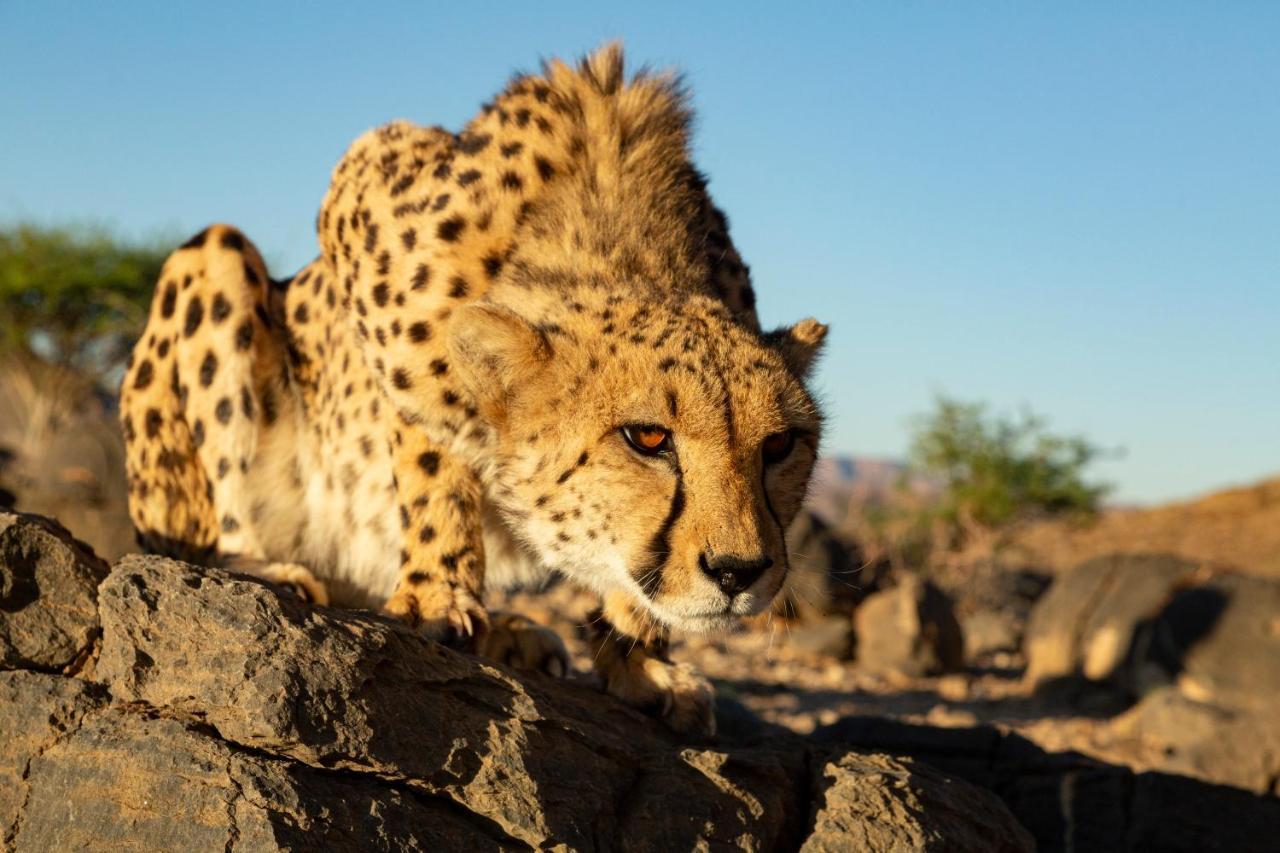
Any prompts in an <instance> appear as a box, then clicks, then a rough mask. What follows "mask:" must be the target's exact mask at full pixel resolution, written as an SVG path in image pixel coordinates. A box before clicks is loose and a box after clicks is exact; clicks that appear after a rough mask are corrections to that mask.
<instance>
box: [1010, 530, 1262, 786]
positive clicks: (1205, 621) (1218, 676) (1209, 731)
mask: <svg viewBox="0 0 1280 853" xmlns="http://www.w3.org/2000/svg"><path fill="white" fill-rule="evenodd" d="M1277 614H1280V582H1277V581H1274V580H1271V579H1268V578H1262V577H1254V576H1248V575H1241V574H1235V573H1231V572H1210V571H1206V570H1204V569H1202V568H1201V567H1199V566H1198V565H1196V564H1194V563H1190V562H1187V561H1185V560H1181V559H1178V558H1176V557H1167V556H1159V555H1139V556H1114V557H1102V558H1097V559H1094V560H1090V561H1088V562H1086V563H1084V564H1082V565H1081V566H1079V567H1078V568H1077V569H1075V570H1073V571H1071V572H1069V573H1067V574H1066V575H1064V576H1063V577H1061V578H1060V579H1059V580H1058V581H1056V582H1055V583H1054V585H1053V586H1052V587H1051V588H1050V591H1049V593H1048V594H1046V596H1045V598H1044V600H1043V601H1042V602H1041V604H1040V605H1039V606H1038V607H1037V608H1036V611H1035V613H1034V615H1033V618H1032V622H1031V629H1030V632H1029V638H1028V643H1027V651H1028V658H1029V667H1028V669H1029V676H1028V677H1029V678H1030V679H1031V680H1032V682H1034V683H1036V684H1039V685H1041V686H1045V685H1046V684H1047V683H1048V682H1051V681H1055V680H1059V681H1061V680H1066V679H1073V678H1074V679H1087V680H1090V681H1097V682H1102V683H1104V684H1106V685H1108V686H1109V687H1112V688H1115V689H1116V691H1117V692H1118V693H1119V694H1123V696H1125V697H1127V698H1126V700H1125V701H1126V703H1127V702H1130V701H1132V702H1136V704H1134V705H1133V707H1132V708H1130V709H1129V710H1127V711H1126V712H1125V713H1124V714H1123V715H1121V716H1119V717H1118V718H1116V719H1115V720H1114V721H1112V722H1111V723H1110V724H1109V726H1108V736H1109V737H1111V738H1113V739H1116V740H1117V741H1121V742H1124V741H1127V742H1130V743H1133V744H1136V745H1138V746H1139V747H1140V748H1142V749H1144V750H1146V751H1148V752H1155V753H1159V754H1160V755H1161V756H1162V758H1161V764H1162V766H1165V767H1168V768H1169V769H1173V770H1177V771H1179V772H1183V773H1187V774H1189V775H1192V776H1195V777H1197V778H1200V779H1205V780H1208V781H1212V782H1218V783H1224V784H1231V785H1237V786H1240V787H1243V788H1248V789H1250V790H1253V791H1256V792H1259V793H1268V792H1274V791H1275V789H1276V781H1275V780H1276V779H1277V778H1280V722H1277V719H1278V718H1277V716H1276V713H1275V708H1274V705H1275V700H1276V697H1277V696H1280V616H1278V615H1277Z"/></svg>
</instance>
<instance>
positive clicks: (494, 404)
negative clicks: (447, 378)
mask: <svg viewBox="0 0 1280 853" xmlns="http://www.w3.org/2000/svg"><path fill="white" fill-rule="evenodd" d="M449 352H450V354H451V356H452V358H451V361H452V363H453V365H454V367H455V369H456V370H457V373H458V376H459V378H461V379H462V381H463V382H464V383H465V384H466V386H467V389H468V390H469V391H470V392H471V393H472V395H473V396H474V397H475V399H476V400H477V401H478V402H479V403H480V405H481V407H482V408H483V409H484V410H485V412H486V414H489V415H490V416H493V415H500V414H501V412H502V411H503V410H504V409H505V405H506V400H507V397H508V395H509V394H510V393H511V391H512V390H513V389H514V388H516V387H517V386H518V385H519V384H521V383H523V382H526V381H528V380H529V379H530V378H531V377H532V376H533V374H534V373H536V372H537V371H538V370H539V369H540V368H541V367H542V365H543V364H545V363H546V362H547V360H549V359H550V358H551V342H550V341H548V340H547V336H546V335H545V334H543V332H542V331H540V330H538V329H535V328H534V327H533V326H531V325H530V324H529V323H528V322H526V321H525V320H524V318H522V317H521V316H520V315H519V314H517V313H516V312H514V311H512V310H510V309H509V308H503V307H500V306H497V305H468V306H467V307H466V308H463V309H461V310H459V311H458V312H457V313H456V314H454V315H453V319H452V321H451V322H450V323H449Z"/></svg>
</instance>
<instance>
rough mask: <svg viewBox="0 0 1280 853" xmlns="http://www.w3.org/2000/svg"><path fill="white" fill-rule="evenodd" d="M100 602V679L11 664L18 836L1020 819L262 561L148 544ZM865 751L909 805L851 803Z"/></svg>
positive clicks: (742, 829) (427, 841)
mask: <svg viewBox="0 0 1280 853" xmlns="http://www.w3.org/2000/svg"><path fill="white" fill-rule="evenodd" d="M30 565H31V564H30V563H29V562H27V563H22V564H21V565H19V566H17V567H16V569H15V571H25V570H26V569H25V568H24V567H28V568H29V567H30ZM98 608H99V611H100V616H101V619H100V624H101V632H102V633H101V644H100V651H99V652H98V656H97V659H96V662H95V664H94V666H93V668H92V670H91V673H92V678H93V679H95V681H94V682H92V683H91V682H89V681H87V680H85V679H84V678H68V677H65V676H61V675H54V674H46V673H37V672H30V671H19V672H10V673H4V674H3V679H2V680H0V730H3V732H4V734H5V743H6V746H5V750H4V754H3V758H2V759H0V788H2V790H0V820H3V832H4V838H5V848H6V849H14V850H19V851H21V850H49V849H77V848H82V847H96V848H105V847H128V848H130V849H137V850H174V849H182V850H205V849H217V850H224V849H255V850H259V849H263V850H268V849H326V850H366V849H373V850H417V849H432V850H438V849H511V848H523V847H538V848H542V847H555V846H560V847H563V848H566V849H581V850H593V849H601V848H608V849H622V850H679V849H694V848H705V849H727V848H730V847H733V848H737V849H747V850H766V849H777V848H792V849H794V848H797V847H799V846H800V845H801V844H802V843H803V841H804V839H805V838H806V837H807V836H809V835H811V834H813V833H812V832H811V830H812V829H813V828H814V827H817V826H819V825H820V826H821V836H820V843H822V844H826V845H828V846H830V845H833V844H839V843H840V837H841V833H845V834H847V835H848V836H849V838H851V839H852V838H862V837H868V838H869V837H885V838H888V837H900V838H902V839H907V842H906V843H912V842H911V841H910V840H911V839H929V838H935V837H938V838H967V837H970V836H973V835H974V834H975V833H980V832H982V831H985V830H984V829H983V827H986V826H988V824H989V823H990V822H991V821H996V822H997V823H999V822H1001V821H1003V822H1005V824H1007V825H1008V826H1009V827H1014V826H1015V824H1014V822H1013V820H1012V818H1010V817H1009V816H1008V813H1007V810H1006V809H1005V808H1004V806H1003V805H1002V804H1001V803H1000V801H999V800H998V799H997V798H995V797H994V796H993V795H991V794H989V793H987V792H984V791H981V790H979V789H977V788H973V787H972V786H969V785H967V784H965V783H962V782H952V783H943V782H942V781H941V779H942V777H941V776H939V775H938V774H936V773H933V772H932V771H928V770H926V769H924V768H920V767H912V768H910V769H909V771H908V772H907V773H906V775H903V774H902V773H899V772H897V771H896V770H893V768H894V767H896V765H894V764H893V763H892V762H891V760H890V759H888V758H887V757H885V756H878V755H875V754H874V753H870V754H866V755H861V756H859V757H851V756H850V755H849V750H848V749H847V748H846V749H838V750H837V749H832V748H829V747H827V746H825V745H823V746H821V747H815V746H813V745H812V744H810V743H809V742H808V741H806V740H805V739H803V738H800V737H799V736H797V735H794V734H790V733H779V732H777V731H774V730H770V729H765V728H762V725H763V724H760V723H759V722H758V721H757V722H755V723H754V724H752V723H750V722H748V721H739V722H738V723H737V724H731V725H726V729H729V730H733V731H736V734H733V735H732V736H722V737H721V739H720V740H718V741H714V742H711V741H687V740H680V739H679V738H677V737H676V736H675V735H673V734H672V733H671V732H669V731H668V730H666V729H665V728H663V727H662V726H661V725H660V724H659V723H657V722H655V721H654V720H652V719H650V718H648V717H646V716H644V715H642V714H639V713H637V712H635V711H633V710H631V709H629V708H627V707H625V706H623V705H621V704H620V703H618V702H617V701H616V700H614V699H612V698H611V697H609V696H606V695H604V694H602V693H601V692H599V691H598V690H597V689H596V687H595V686H594V684H591V683H585V682H584V681H579V680H574V679H570V680H567V681H557V680H554V679H549V678H546V677H543V676H540V675H535V674H528V673H524V674H520V673H516V672H513V671H511V670H508V669H506V668H504V667H502V666H499V665H495V664H492V663H489V662H486V661H484V660H481V659H478V658H475V657H471V656H468V655H464V654H460V653H457V652H454V651H451V650H449V649H447V648H445V647H443V646H440V645H437V644H435V643H431V642H429V641H427V640H424V639H423V638H421V637H419V636H418V635H416V634H414V633H413V632H412V631H410V630H408V629H407V628H405V627H404V626H402V625H400V624H398V623H395V622H393V621H390V620H387V619H384V618H382V617H380V616H378V615H376V614H372V613H365V612H354V611H342V610H336V609H329V608H313V607H310V606H308V605H306V604H304V603H303V602H301V601H300V600H298V599H297V598H296V597H294V596H292V595H289V594H288V593H283V592H281V591H279V590H277V589H276V588H274V587H272V586H271V585H269V584H266V583H263V582H261V581H259V580H257V579H255V578H250V577H245V576H240V575H234V574H230V573H226V572H222V571H219V570H216V569H203V568H197V567H194V566H190V565H187V564H184V563H179V562H175V561H172V560H167V559H163V558H159V557H139V556H131V557H126V558H125V559H123V560H122V561H120V562H119V563H117V564H116V566H115V567H114V568H113V569H112V571H111V573H110V575H109V576H108V577H107V579H106V580H105V581H104V582H103V583H102V585H101V587H100V589H99V596H98ZM88 671H89V670H85V672H88ZM83 674H84V673H82V675H83ZM726 722H728V721H726ZM851 762H852V763H851ZM857 762H870V765H868V766H873V767H876V768H878V770H877V771H876V772H875V773H873V774H862V775H861V776H859V777H858V780H857V789H858V790H859V791H861V792H862V793H861V794H859V796H862V797H866V796H872V795H873V789H874V788H875V787H877V786H882V787H884V788H885V791H884V792H883V801H884V802H890V801H893V802H897V803H900V804H902V806H901V808H898V809H896V810H894V811H893V812H892V813H885V814H875V815H870V814H868V815H866V816H865V818H864V817H862V816H859V815H858V814H855V813H851V814H847V815H845V814H842V812H841V809H842V805H841V804H842V803H844V802H846V801H848V799H849V797H850V796H852V794H851V793H848V791H849V789H850V785H851V784H853V783H852V782H851V781H850V779H851V777H850V773H854V772H855V771H856V768H857V767H858V766H860V765H858V764H857ZM827 765H831V766H832V767H833V768H835V769H834V770H833V772H832V773H831V774H826V773H822V774H819V775H818V776H817V777H814V778H811V776H810V768H811V767H826V766H827ZM850 768H854V769H853V770H851V769H850ZM855 775H856V773H855ZM833 786H835V787H836V788H837V790H832V789H833ZM890 789H892V790H890ZM828 792H830V795H829V796H828ZM815 803H817V804H820V805H815ZM920 804H923V806H921V805H920ZM921 808H923V809H924V810H923V811H922V810H921ZM913 809H914V810H913ZM868 822H874V824H875V825H874V826H871V824H870V823H868ZM864 823H866V824H867V826H866V827H865V828H862V829H860V828H859V827H861V826H862V825H863V824H864ZM845 827H848V830H847V832H846V830H845V829H844V828H845ZM1010 831H1011V832H1015V833H1016V829H1011V830H1010ZM893 833H896V835H893ZM821 839H825V840H821ZM815 843H819V842H815ZM1024 849H1025V848H1024Z"/></svg>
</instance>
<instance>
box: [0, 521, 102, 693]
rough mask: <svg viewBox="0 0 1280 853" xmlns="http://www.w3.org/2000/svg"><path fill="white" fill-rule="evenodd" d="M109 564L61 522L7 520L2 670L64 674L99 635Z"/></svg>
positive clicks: (1, 562) (0, 586)
mask: <svg viewBox="0 0 1280 853" xmlns="http://www.w3.org/2000/svg"><path fill="white" fill-rule="evenodd" d="M106 575H107V565H106V563H104V562H102V561H101V560H99V559H98V558H97V556H95V555H94V553H93V551H92V550H90V549H89V547H88V546H87V545H85V544H84V543H82V542H79V541H77V540H76V539H75V538H74V537H73V536H72V535H71V534H70V533H69V532H67V530H66V529H65V528H63V527H62V526H61V525H60V524H58V523H57V522H56V521H51V520H49V519H45V518H41V517H39V516H34V515H26V514H23V513H0V669H30V670H37V671H41V672H56V671H60V670H63V669H65V668H67V667H70V666H72V665H74V664H76V663H77V662H78V661H80V660H81V659H82V658H83V657H84V656H85V655H86V654H87V653H88V652H89V650H90V649H91V647H92V646H93V643H94V641H95V639H96V637H97V635H98V601H97V589H98V584H99V583H101V581H102V579H103V578H105V577H106Z"/></svg>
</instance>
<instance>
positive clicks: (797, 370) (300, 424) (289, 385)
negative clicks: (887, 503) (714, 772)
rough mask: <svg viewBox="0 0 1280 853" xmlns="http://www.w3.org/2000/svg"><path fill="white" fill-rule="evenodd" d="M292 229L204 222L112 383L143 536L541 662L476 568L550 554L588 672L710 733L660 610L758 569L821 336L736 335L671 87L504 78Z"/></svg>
mask: <svg viewBox="0 0 1280 853" xmlns="http://www.w3.org/2000/svg"><path fill="white" fill-rule="evenodd" d="M317 228H318V232H319V241H320V249H321V251H320V255H319V257H317V258H316V260H315V261H313V262H312V263H311V264H309V265H308V266H307V267H306V268H305V269H303V270H302V271H301V272H299V273H298V274H297V275H296V276H294V277H293V278H291V279H287V280H272V279H271V278H269V277H268V275H267V270H266V268H265V267H264V265H263V263H262V259H261V257H260V256H259V254H258V252H257V250H256V249H255V248H254V247H253V245H252V244H251V243H250V242H249V241H248V240H247V239H246V238H245V237H244V236H243V235H242V234H241V233H240V232H239V231H237V230H235V229H233V228H230V227H228V226H221V225H219V226H213V227H211V228H209V229H207V230H205V231H203V232H201V233H200V234H198V235H196V236H195V237H193V238H192V239H191V240H190V241H188V242H187V243H186V244H185V245H184V246H183V247H181V248H180V249H178V250H177V251H175V252H174V254H173V255H172V256H171V257H170V258H169V260H168V261H167V263H166V264H165V267H164V270H163V273H162V275H161V278H160V281H159V284H158V286H157V290H156V295H155V299H154V302H153V304H152V309H151V315H150V319H149V321H148V324H147V328H146V330H145V332H144V334H143V336H142V338H141V339H140V340H139V342H138V344H137V346H136V348H135V350H134V353H133V357H132V360H131V363H130V366H129V369H128V371H127V373H126V375H125V378H124V383H123V387H122V393H121V422H122V426H123V428H124V433H125V438H126V442H127V445H128V473H129V489H130V512H131V514H132V517H133V520H134V523H135V525H136V526H137V529H138V531H139V534H140V537H141V538H142V540H143V541H144V543H145V544H146V545H148V546H149V547H151V548H153V549H155V550H158V551H162V552H165V553H170V554H175V555H177V556H182V557H185V558H187V559H195V560H201V561H205V562H218V563H222V564H228V563H229V564H231V565H234V566H238V567H240V568H242V569H245V570H248V571H255V572H258V573H260V574H263V575H265V576H267V577H270V578H272V579H274V580H278V581H281V582H285V583H291V584H293V585H295V586H296V587H298V588H299V589H300V590H301V591H302V592H303V593H304V594H306V595H308V596H309V597H311V598H313V599H314V600H317V601H319V602H322V603H323V602H326V601H328V600H329V598H330V597H331V598H332V599H333V600H334V601H337V602H340V603H346V604H354V605H363V606H374V607H382V608H384V609H385V610H386V611H387V612H389V613H392V614H394V615H396V616H398V617H400V618H402V619H404V620H406V621H408V622H410V623H412V624H415V625H418V626H420V627H421V629H422V630H423V631H424V632H426V633H427V634H429V635H431V636H433V637H436V638H443V637H446V636H455V637H463V638H465V637H468V636H470V637H481V638H484V639H483V642H482V643H481V647H482V648H483V647H486V646H487V647H489V648H496V649H502V650H503V651H502V652H500V654H501V655H505V656H508V657H509V656H510V655H511V654H514V653H515V652H516V651H519V650H522V649H526V648H528V649H529V651H528V652H527V654H525V653H522V654H521V655H519V656H518V657H520V658H521V659H533V660H534V661H535V665H541V664H538V663H536V661H541V662H543V663H545V662H546V661H548V660H550V657H548V651H547V648H548V644H550V645H554V641H552V640H546V641H545V642H539V643H529V642H525V641H523V640H521V641H517V640H513V639H510V638H509V637H508V638H506V639H501V638H499V639H496V640H495V639H494V637H493V634H494V631H499V630H508V628H507V627H504V626H513V627H510V630H512V631H517V630H524V631H529V630H535V628H534V627H532V626H529V625H527V623H523V622H521V621H520V620H513V619H509V618H505V617H504V618H503V619H501V620H495V625H494V630H488V626H489V621H490V620H489V616H488V614H487V613H486V612H485V609H484V607H483V605H482V604H481V597H482V592H483V586H484V583H485V579H486V575H487V576H488V579H489V581H490V582H491V583H492V582H498V583H512V582H520V581H529V580H533V579H536V578H539V577H542V576H544V575H545V574H546V573H547V572H549V571H555V572H559V573H560V574H562V575H564V576H566V577H567V578H569V579H570V580H571V581H574V582H576V583H578V584H581V585H583V586H585V587H588V588H591V589H593V590H595V591H596V592H598V593H599V594H600V595H601V598H602V608H601V610H600V612H599V613H598V614H596V616H595V617H594V618H593V621H592V626H593V627H592V637H593V642H594V643H595V645H596V651H597V656H596V657H597V665H598V667H599V669H600V670H601V673H602V675H603V677H604V681H605V682H606V684H607V686H608V688H609V689H610V690H612V691H613V692H615V693H617V694H618V695H620V696H622V697H623V698H624V699H627V700H628V701H631V702H633V703H635V704H638V705H647V706H652V707H655V708H657V709H658V711H660V712H661V713H662V714H663V715H664V716H665V718H666V719H667V720H668V721H669V722H671V723H672V724H673V725H674V726H676V727H677V728H681V729H686V730H706V729H707V728H708V727H709V726H710V719H711V717H710V699H709V697H710V692H709V689H708V688H707V686H706V684H705V682H703V681H701V679H699V678H697V677H696V676H695V675H693V674H692V673H691V672H690V671H688V670H687V668H684V667H680V666H678V665H675V664H672V663H670V662H669V661H668V660H667V659H666V654H665V648H666V633H667V631H668V629H669V628H671V627H678V628H685V629H690V630H707V629H713V628H719V627H723V626H725V625H727V624H729V623H731V622H732V621H734V620H735V619H736V618H738V617H739V616H742V615H746V614H751V613H758V612H760V611H761V610H762V609H763V608H765V607H766V606H767V605H768V603H769V602H770V601H771V599H772V598H773V596H774V594H775V593H776V592H777V590H778V588H779V587H780V586H781V584H782V583H783V580H784V578H785V575H786V572H787V565H788V563H787V555H786V549H785V545H784V541H783V531H784V530H785V528H786V526H787V525H788V523H789V522H790V521H791V519H792V518H793V517H794V515H795V514H796V512H797V510H798V508H799V505H800V502H801V500H802V498H803V495H804V491H805V488H806V484H807V482H808V479H809V474H810V470H811V467H812V464H813V459H814V455H815V453H816V448H817V443H818V439H819V434H820V429H821V422H820V417H819V413H818V410H817V408H816V406H815V404H814V402H813V400H812V398H811V397H810V395H809V394H808V393H807V392H806V390H805V388H804V385H803V378H804V375H805V373H806V371H807V370H808V367H809V364H810V363H811V361H812V359H813V358H814V356H815V355H816V353H817V351H818V349H819V347H820V344H821V341H822V338H823V336H824V334H825V331H826V329H825V327H824V326H822V325H821V324H819V323H817V322H816V321H813V320H806V321H802V322H801V323H799V324H797V325H796V326H794V327H791V328H789V329H783V330H779V331H777V332H773V333H767V334H766V333H762V332H761V331H760V327H759V323H758V321H757V318H756V313H755V307H754V301H755V300H754V295H753V292H752V289H751V284H750V280H749V274H748V271H747V268H746V266H745V265H744V264H743V262H742V260H741V258H740V257H739V255H738V253H737V251H736V249H735V248H734V246H733V243H732V242H731V240H730V239H729V235H728V225H727V223H726V221H725V218H724V216H723V215H722V214H721V213H720V212H719V211H718V210H717V209H716V208H715V207H714V205H713V204H712V203H711V201H710V199H709V196H708V195H707V191H706V185H705V182H704V180H703V178H702V176H701V175H700V174H699V173H698V172H697V170H696V169H695V168H694V167H693V165H692V163H691V161H690V157H689V111H688V105H687V100H686V97H685V95H684V93H683V90H682V88H681V85H680V83H679V81H678V79H676V78H674V77H671V76H663V75H649V74H640V75H637V76H635V77H633V78H631V79H629V80H628V79H627V78H626V77H625V75H624V71H623V61H622V54H621V51H620V49H618V48H617V47H612V46H611V47H607V48H605V49H603V50H601V51H599V52H598V53H596V54H594V55H593V56H591V57H590V58H589V59H587V60H584V61H583V62H582V63H581V64H580V65H577V66H575V67H570V66H568V65H565V64H562V63H560V62H551V63H549V64H548V65H546V66H545V67H544V68H543V70H542V72H541V73H540V74H538V75H530V76H520V77H517V78H515V79H514V80H513V81H512V82H511V83H510V84H509V85H508V86H507V88H506V89H505V90H504V91H503V92H502V93H501V94H500V95H499V96H498V97H496V98H495V99H494V100H493V101H492V102H491V103H489V104H486V105H485V106H484V108H483V110H482V111H481V113H480V114H479V115H478V116H477V117H476V118H475V119H474V120H472V121H471V123H470V124H468V125H467V126H466V128H465V129H464V130H463V131H462V132H461V133H458V134H453V133H449V132H447V131H445V130H443V129H441V128H425V127H419V126H416V125H413V124H410V123H408V122H403V121H399V122H393V123H391V124H388V125H385V126H383V127H381V128H378V129H376V130H373V131H371V132H369V133H367V134H365V135H364V136H362V137H361V138H360V139H358V140H357V141H356V142H355V143H354V144H353V145H352V147H351V148H350V149H349V150H348V151H347V153H346V154H345V156H344V157H343V158H342V160H341V161H340V162H339V164H338V166H337V167H336V169H335V170H334V173H333V177H332V182H331V185H330V188H329V191H328V194H327V195H326V197H325V199H324V202H323V205H322V207H321V210H320V214H319V217H318V220H317ZM629 425H631V426H639V425H648V426H651V427H661V429H662V430H665V431H666V434H667V435H668V437H669V441H668V444H667V446H666V449H665V451H663V452H660V453H657V454H656V455H645V454H644V453H641V452H638V451H637V449H635V448H634V447H633V446H631V445H629V443H628V440H627V438H626V435H625V434H624V431H623V428H624V427H627V426H629ZM770 436H773V437H774V438H773V439H771V441H773V442H774V444H773V445H770V446H774V445H778V446H781V444H783V443H785V444H786V448H785V449H786V450H787V453H786V454H784V455H783V457H781V458H777V459H772V460H766V459H765V457H764V451H762V445H764V444H765V442H766V439H769V437H770ZM778 436H782V437H783V438H778ZM537 630H540V629H537ZM551 657H556V655H551ZM561 661H562V658H561ZM517 662H519V661H517Z"/></svg>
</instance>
